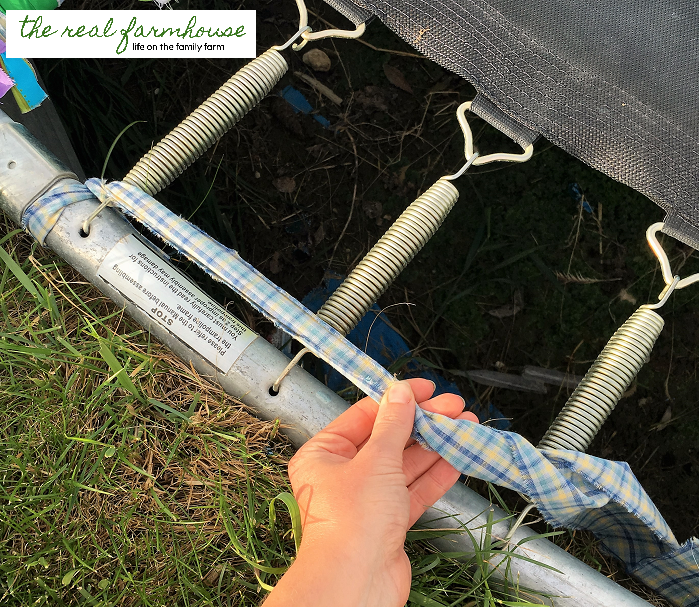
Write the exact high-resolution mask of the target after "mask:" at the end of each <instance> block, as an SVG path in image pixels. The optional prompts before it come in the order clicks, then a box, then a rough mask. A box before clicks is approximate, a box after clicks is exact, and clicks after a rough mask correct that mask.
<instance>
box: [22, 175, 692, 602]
mask: <svg viewBox="0 0 699 607" xmlns="http://www.w3.org/2000/svg"><path fill="white" fill-rule="evenodd" d="M94 198H96V199H98V200H100V201H106V200H109V201H110V204H112V205H113V206H116V207H118V208H119V209H121V210H122V211H123V212H124V213H126V214H127V215H129V216H130V217H133V218H134V219H136V220H137V221H139V222H140V223H141V224H143V225H144V226H146V227H147V228H148V229H150V230H151V231H152V232H153V233H155V234H157V235H158V236H159V237H160V238H161V239H162V240H163V241H165V242H167V243H168V244H169V245H171V246H173V247H174V248H175V249H177V250H178V251H179V252H181V253H182V254H183V255H185V256H186V257H188V258H189V259H191V260H192V261H194V262H195V263H196V264H197V265H199V266H200V267H202V268H203V269H204V270H205V271H206V272H207V273H208V274H210V275H211V276H212V277H213V278H215V279H216V280H219V281H221V282H223V283H225V284H226V285H228V286H229V287H231V288H232V289H233V290H234V291H235V292H236V293H238V294H239V295H241V296H242V297H244V298H245V299H247V300H248V301H249V302H250V303H252V304H253V305H254V306H255V307H256V308H257V309H258V310H260V311H261V312H263V313H264V314H265V315H266V316H267V317H269V318H270V319H271V320H272V321H274V322H275V324H277V325H279V326H280V327H282V328H283V329H284V330H285V331H286V332H287V333H289V334H290V335H293V336H294V337H295V338H296V339H298V340H299V341H300V342H301V343H303V344H304V345H305V346H306V347H308V348H309V349H310V350H311V351H312V352H313V353H314V354H315V355H316V356H318V357H320V358H322V359H323V360H325V361H326V362H327V363H329V364H330V365H331V366H332V367H334V368H335V369H337V370H338V371H339V372H340V373H342V374H343V375H345V376H346V377H347V378H348V379H350V380H351V381H352V382H353V383H354V384H355V385H356V386H357V387H358V388H360V389H361V390H362V391H364V392H365V393H366V394H368V395H369V396H371V397H372V398H374V399H375V400H377V401H378V400H380V398H381V396H382V394H383V392H384V391H385V390H386V388H387V387H388V385H389V384H390V383H391V382H392V381H394V378H393V377H392V376H391V374H390V373H389V372H388V371H386V370H385V369H384V368H383V367H381V366H380V365H379V364H378V363H376V362H375V361H374V360H372V359H371V358H369V357H368V356H367V355H366V354H364V353H363V352H361V351H360V350H358V349H357V348H355V347H354V346H353V345H352V344H351V343H350V342H348V341H347V340H346V339H345V338H344V337H343V336H342V335H340V334H339V333H337V331H335V330H334V329H332V328H331V327H330V326H328V325H327V324H325V323H324V322H323V321H322V320H320V319H319V318H318V317H317V316H315V315H314V314H313V313H311V312H310V311H309V310H308V309H306V308H305V307H304V306H303V305H302V304H301V303H299V302H298V301H296V300H295V299H293V298H292V297H290V296H289V295H288V294H287V293H285V292H284V291H283V290H281V289H280V288H279V287H277V286H276V285H275V284H274V283H272V282H271V281H269V280H268V279H267V278H265V277H264V276H263V275H261V274H260V273H259V272H257V270H255V268H253V267H252V266H250V265H249V264H248V263H247V262H245V261H244V260H243V259H241V258H240V256H239V255H238V254H237V253H236V252H235V251H233V250H231V249H228V248H226V247H224V246H223V245H221V244H220V243H218V242H217V241H215V240H214V239H212V238H211V237H210V236H208V235H207V234H205V233H204V232H202V231H201V230H200V229H199V228H197V227H196V226H194V225H192V224H191V223H189V222H188V221H186V220H184V219H182V218H181V217H178V216H177V215H175V214H174V213H172V212H171V211H169V210H168V209H167V208H165V207H164V206H163V205H161V204H160V203H158V202H157V201H156V200H154V199H153V198H151V197H150V196H148V195H147V194H145V193H144V192H142V191H141V190H140V189H138V188H135V187H133V186H131V185H128V184H126V183H123V182H114V183H110V184H106V183H104V182H102V181H100V180H98V179H90V180H88V181H87V182H86V184H85V185H82V184H73V185H67V186H61V187H58V188H55V189H54V190H52V191H50V192H48V193H47V194H46V195H44V196H43V198H41V199H39V200H37V201H36V202H35V203H34V204H33V205H31V206H30V207H29V208H28V209H27V210H26V212H25V214H24V217H23V219H22V225H23V226H24V227H25V228H26V229H28V230H29V231H30V232H31V233H32V234H33V235H34V237H35V238H36V239H37V240H38V241H39V242H41V243H42V244H43V242H44V239H45V238H46V236H47V234H48V233H49V232H50V231H51V228H52V227H53V226H54V225H55V223H56V221H58V218H59V217H60V215H61V213H62V211H63V209H64V208H65V207H66V206H67V205H69V204H72V203H75V202H78V201H81V200H88V199H94ZM413 434H414V437H415V438H416V439H417V440H418V441H419V442H420V443H421V444H422V445H424V446H425V447H427V448H429V449H432V450H433V451H436V452H437V453H439V454H440V455H441V456H442V457H444V459H446V460H447V461H449V462H450V463H451V464H452V465H453V466H454V467H455V468H456V469H457V470H459V471H460V472H462V473H463V474H467V475H470V476H475V477H477V478H480V479H483V480H486V481H489V482H492V483H495V484H498V485H501V486H504V487H508V488H510V489H513V490H515V491H518V492H520V493H522V494H524V495H527V496H528V497H529V498H530V499H531V500H532V502H533V503H534V504H536V506H537V508H538V509H539V511H540V512H541V514H542V515H543V517H544V519H545V520H546V521H547V522H548V523H550V524H551V525H553V526H554V527H561V526H564V527H568V528H571V529H588V530H590V531H592V532H593V533H594V534H595V535H596V536H597V537H598V538H599V539H600V541H601V542H602V545H603V546H604V547H605V548H606V549H607V550H608V551H609V552H610V553H612V554H613V555H614V556H616V557H617V558H619V559H620V560H621V561H623V562H624V563H625V564H626V567H627V570H628V572H629V573H630V574H632V575H634V576H636V577H637V578H639V579H640V580H641V581H643V582H644V583H646V584H647V585H648V586H649V587H651V588H653V589H655V590H657V591H658V592H660V593H661V594H663V595H664V596H665V597H667V598H668V599H669V600H671V601H672V602H673V603H674V604H676V605H681V606H683V607H690V606H691V607H699V563H698V561H699V542H698V541H697V540H696V539H694V538H692V539H691V540H689V541H687V542H685V543H684V544H683V545H681V546H680V544H679V543H678V542H677V540H676V539H675V537H674V535H673V534H672V531H671V530H670V529H669V528H668V526H667V524H666V522H665V520H664V519H663V517H662V516H661V515H660V513H659V512H658V510H657V508H656V507H655V505H654V504H653V502H652V501H651V499H650V498H649V497H648V495H647V494H646V492H645V491H644V490H643V488H642V487H641V485H640V483H639V482H638V480H637V479H636V477H635V476H634V475H633V473H632V472H631V469H630V468H629V466H628V464H626V463H624V462H611V461H608V460H604V459H600V458H597V457H593V456H590V455H585V454H584V453H578V452H576V451H562V450H560V451H540V450H538V449H536V448H535V447H534V446H533V445H531V443H529V442H528V441H527V440H525V439H524V438H522V437H521V436H519V435H518V434H515V433H512V432H505V431H500V430H496V429H494V428H488V427H486V426H481V425H478V424H474V423H471V422H468V421H465V420H453V419H450V418H447V417H444V416H441V415H437V414H433V413H428V412H425V411H423V410H422V409H420V408H419V407H418V408H417V410H416V414H415V427H414V432H413Z"/></svg>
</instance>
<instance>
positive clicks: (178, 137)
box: [124, 49, 288, 196]
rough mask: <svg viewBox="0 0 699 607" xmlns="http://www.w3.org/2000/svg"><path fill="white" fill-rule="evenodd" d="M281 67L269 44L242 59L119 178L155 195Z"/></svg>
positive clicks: (268, 86)
mask: <svg viewBox="0 0 699 607" xmlns="http://www.w3.org/2000/svg"><path fill="white" fill-rule="evenodd" d="M287 70H288V65H287V63H286V61H285V60H284V57H282V56H281V54H280V53H279V52H278V51H277V50H275V49H269V50H268V51H266V52H265V53H263V54H262V55H260V56H259V57H257V58H256V59H254V60H253V61H251V62H250V63H248V64H247V65H246V66H245V67H243V68H242V69H240V70H239V71H238V72H236V73H235V74H234V75H233V76H232V77H231V78H230V79H229V80H228V81H227V82H226V83H225V84H224V85H223V86H221V88H219V89H218V90H217V91H216V92H215V93H214V94H213V95H211V96H210V97H209V98H208V99H207V100H206V101H204V103H202V104H201V105H200V106H199V107H198V108H197V109H196V110H194V111H193V112H192V113H191V114H190V115H189V116H188V117H187V118H185V119H184V120H183V121H182V122H181V123H180V124H179V125H178V126H177V127H175V129H173V130H172V131H171V132H170V133H169V134H168V135H167V136H166V137H164V138H163V139H162V141H160V142H159V143H158V144H157V145H156V146H155V147H153V149H151V150H150V151H149V152H148V153H146V154H145V155H144V156H143V158H141V160H139V161H138V163H137V164H136V166H134V168H133V169H131V171H129V173H128V175H126V177H124V181H126V182H127V183H131V184H133V185H136V186H138V187H140V188H141V189H142V190H143V191H144V192H147V193H148V194H150V195H151V196H154V195H155V194H157V193H158V192H159V191H160V190H162V189H163V188H165V187H167V186H168V185H169V184H170V183H172V182H173V181H174V180H175V179H176V178H177V177H179V176H180V175H181V174H182V172H183V171H184V170H185V169H186V168H187V167H189V166H190V165H191V164H192V163H193V162H194V161H195V160H196V159H197V158H199V157H200V156H201V155H202V154H203V153H204V152H206V150H208V149H209V148H210V147H211V146H212V145H213V144H214V143H215V142H216V141H218V140H219V139H220V137H221V136H222V135H223V134H224V133H226V132H227V131H228V130H229V129H230V128H231V127H232V126H233V125H234V124H235V123H236V122H238V121H239V120H240V119H241V118H242V117H243V116H245V114H247V113H248V112H249V111H250V110H251V109H252V108H253V107H255V106H256V105H257V104H258V103H259V102H260V101H261V100H262V99H263V98H264V97H266V96H267V95H268V94H269V93H270V91H271V90H272V88H274V86H275V85H276V84H277V82H279V80H281V78H282V76H283V75H284V74H285V73H286V71H287Z"/></svg>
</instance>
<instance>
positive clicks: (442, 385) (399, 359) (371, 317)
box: [302, 276, 510, 430]
mask: <svg viewBox="0 0 699 607" xmlns="http://www.w3.org/2000/svg"><path fill="white" fill-rule="evenodd" d="M343 278H344V277H342V276H336V277H332V278H326V280H325V281H324V285H323V286H321V287H318V288H316V289H313V290H312V291H311V292H310V293H308V295H306V297H304V298H303V302H302V303H303V304H304V305H305V306H306V307H307V308H308V309H309V310H311V311H312V312H317V311H318V310H319V309H320V307H321V306H322V305H323V303H325V300H327V299H328V297H330V295H331V293H332V292H333V291H335V289H337V288H338V287H339V286H340V284H341V283H342V280H343ZM347 339H349V341H351V342H352V343H353V344H354V345H355V346H357V347H358V348H359V349H360V350H364V351H365V352H366V353H367V354H368V355H369V356H371V357H372V358H373V359H374V360H375V361H376V362H378V363H379V364H380V365H382V366H383V367H385V368H386V369H388V370H389V371H392V372H394V371H398V370H399V369H404V373H403V377H404V378H406V379H408V378H411V377H422V378H424V379H429V380H431V381H433V382H434V383H435V386H436V389H435V392H434V394H435V396H436V395H438V394H444V393H445V392H451V393H452V394H458V395H459V396H461V392H460V391H459V388H458V387H457V386H456V384H455V383H453V382H450V381H447V380H446V379H444V377H442V376H441V375H439V374H438V373H435V371H434V370H433V369H431V368H430V367H429V366H428V365H429V363H427V361H425V360H423V359H421V358H419V357H414V356H413V355H412V353H411V351H410V348H408V345H407V344H406V343H405V340H403V338H402V337H401V336H400V335H399V334H398V332H397V331H396V329H395V328H394V327H393V325H392V324H391V321H390V320H388V318H387V317H386V315H385V314H383V313H382V312H381V309H380V308H379V307H378V306H377V305H376V304H374V305H373V306H372V307H371V309H370V310H369V312H368V313H367V314H366V315H365V316H364V318H362V320H360V321H359V324H358V325H357V326H356V327H355V328H354V330H353V331H352V332H351V333H350V334H349V335H348V336H347ZM319 362H320V363H321V366H322V369H323V376H324V379H325V382H326V384H327V385H328V387H329V388H330V389H331V390H334V391H335V392H339V391H340V390H344V389H346V388H349V387H351V386H352V384H351V383H350V382H349V381H348V380H347V379H345V377H344V376H342V375H341V374H340V373H338V372H337V371H335V369H333V368H332V367H331V366H330V365H328V364H327V363H325V362H323V361H319ZM466 409H467V410H469V411H472V412H473V413H475V414H476V415H477V416H478V419H479V420H480V422H481V423H486V422H487V423H488V425H489V426H491V427H493V428H497V429H498V430H507V429H508V428H509V427H510V421H509V420H508V419H506V418H505V416H504V415H503V414H502V413H501V412H500V411H499V410H498V409H497V408H496V407H495V406H494V405H493V404H492V403H488V404H487V405H483V404H480V403H478V402H477V401H476V399H474V398H471V399H469V400H467V401H466Z"/></svg>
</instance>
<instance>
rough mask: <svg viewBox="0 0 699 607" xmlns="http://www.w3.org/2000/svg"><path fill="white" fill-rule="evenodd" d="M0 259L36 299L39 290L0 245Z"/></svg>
mask: <svg viewBox="0 0 699 607" xmlns="http://www.w3.org/2000/svg"><path fill="white" fill-rule="evenodd" d="M0 259H2V261H4V262H5V265H6V266H7V267H8V268H9V270H10V272H12V273H13V274H14V275H15V278H16V279H17V280H19V282H20V283H22V286H23V287H24V288H25V289H26V290H27V291H29V292H30V293H31V294H32V295H33V296H34V297H35V298H36V299H38V298H39V292H38V291H37V290H36V287H35V286H34V283H33V282H32V281H31V279H30V278H29V276H27V275H26V274H25V272H24V270H23V269H22V268H20V267H19V265H18V264H17V262H16V261H15V260H14V259H12V257H10V255H9V253H8V252H7V251H6V250H5V249H3V248H2V247H0Z"/></svg>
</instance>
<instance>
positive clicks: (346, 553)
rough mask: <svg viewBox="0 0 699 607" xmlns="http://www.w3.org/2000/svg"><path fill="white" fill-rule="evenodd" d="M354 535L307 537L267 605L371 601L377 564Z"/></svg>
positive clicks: (355, 606)
mask: <svg viewBox="0 0 699 607" xmlns="http://www.w3.org/2000/svg"><path fill="white" fill-rule="evenodd" d="M372 557H373V554H372V552H370V551H368V548H366V547H364V546H363V545H359V543H358V542H356V541H354V540H353V539H352V538H346V537H339V536H337V537H332V536H330V535H323V536H318V535H316V536H312V537H311V538H306V537H304V538H303V540H302V542H301V546H300V547H299V552H298V555H297V557H296V560H295V561H294V563H293V564H292V566H291V567H290V569H289V570H288V571H287V572H286V574H284V576H283V577H282V579H281V580H280V581H279V583H278V584H277V586H276V587H275V589H274V591H273V592H272V593H271V595H270V596H269V597H268V600H267V601H266V602H265V607H287V606H288V605H291V604H293V605H294V607H361V606H362V605H367V604H369V599H370V596H369V592H370V589H371V588H372V586H373V584H372V582H373V576H374V572H375V568H376V566H377V565H376V564H375V563H374V560H373V558H372Z"/></svg>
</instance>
